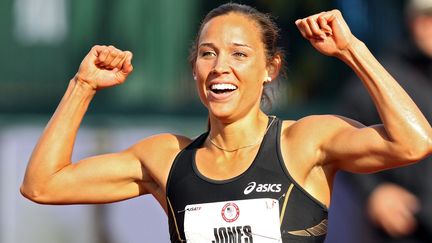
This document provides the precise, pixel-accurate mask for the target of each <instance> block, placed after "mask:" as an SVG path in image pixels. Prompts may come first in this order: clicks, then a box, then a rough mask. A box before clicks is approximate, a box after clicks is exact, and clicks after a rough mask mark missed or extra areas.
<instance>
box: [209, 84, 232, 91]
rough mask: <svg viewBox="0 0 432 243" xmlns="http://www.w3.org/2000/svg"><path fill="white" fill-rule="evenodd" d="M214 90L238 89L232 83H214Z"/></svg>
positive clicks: (212, 86)
mask: <svg viewBox="0 0 432 243" xmlns="http://www.w3.org/2000/svg"><path fill="white" fill-rule="evenodd" d="M210 88H211V89H212V90H227V89H229V90H235V89H237V87H236V86H234V85H232V84H213V85H211V87H210Z"/></svg>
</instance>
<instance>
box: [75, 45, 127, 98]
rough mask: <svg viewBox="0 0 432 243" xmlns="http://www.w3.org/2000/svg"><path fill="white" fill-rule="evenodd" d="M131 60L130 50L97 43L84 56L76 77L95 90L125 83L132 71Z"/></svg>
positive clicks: (78, 80)
mask: <svg viewBox="0 0 432 243" xmlns="http://www.w3.org/2000/svg"><path fill="white" fill-rule="evenodd" d="M131 61H132V53H131V52H130V51H121V50H119V49H117V48H115V47H114V46H100V45H96V46H93V48H92V49H91V50H90V52H89V53H88V54H87V55H86V56H85V57H84V59H83V61H82V62H81V65H80V67H79V69H78V72H77V74H76V75H75V77H74V78H75V80H76V81H77V82H81V83H85V84H87V85H89V86H90V87H91V88H93V89H94V90H99V89H103V88H107V87H111V86H115V85H118V84H121V83H123V82H124V81H125V80H126V78H127V76H128V75H129V74H130V73H131V72H132V70H133V66H132V63H131Z"/></svg>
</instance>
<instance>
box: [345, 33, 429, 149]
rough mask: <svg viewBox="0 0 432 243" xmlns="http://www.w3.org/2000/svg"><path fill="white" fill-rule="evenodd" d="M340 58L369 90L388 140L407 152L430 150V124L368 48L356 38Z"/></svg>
mask: <svg viewBox="0 0 432 243" xmlns="http://www.w3.org/2000/svg"><path fill="white" fill-rule="evenodd" d="M340 58H341V59H342V60H343V61H344V62H346V63H347V64H348V65H349V66H351V68H352V69H353V70H354V71H355V72H356V74H357V75H358V76H359V77H360V78H361V80H362V81H363V83H364V85H365V87H366V88H367V90H368V92H369V93H370V95H371V97H372V99H373V101H374V103H375V106H376V108H377V110H378V113H379V115H380V117H381V120H382V122H383V124H384V127H385V130H386V133H387V135H388V138H389V141H390V142H392V144H394V145H396V146H403V147H405V148H407V151H412V150H417V149H420V150H423V151H424V152H427V153H429V152H430V151H431V136H432V130H431V126H430V124H429V123H428V121H427V120H426V118H425V117H424V115H423V114H422V112H421V111H420V110H419V109H418V107H417V105H416V104H415V103H414V102H413V101H412V99H411V98H410V97H409V95H408V94H407V93H406V92H405V91H404V90H403V89H402V87H401V86H400V85H399V84H398V83H397V82H396V80H394V78H393V77H392V76H391V75H390V74H389V73H388V72H387V71H386V70H385V69H384V67H383V66H382V65H381V64H380V63H379V62H378V61H377V60H376V59H375V57H374V56H373V55H372V54H371V52H370V51H369V50H368V48H367V47H366V46H365V45H364V44H363V43H362V42H361V41H359V40H357V39H355V41H353V44H352V45H350V46H349V47H348V48H347V51H345V52H344V53H342V54H341V56H340Z"/></svg>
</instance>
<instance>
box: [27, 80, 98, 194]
mask: <svg viewBox="0 0 432 243" xmlns="http://www.w3.org/2000/svg"><path fill="white" fill-rule="evenodd" d="M94 94H95V91H94V90H93V89H91V88H90V86H88V85H86V84H83V83H80V82H77V81H76V80H74V79H72V80H71V81H70V83H69V86H68V88H67V90H66V92H65V95H64V96H63V98H62V100H61V102H60V104H59V106H58V107H57V110H56V111H55V113H54V115H53V116H52V118H51V120H50V121H49V122H48V124H47V126H46V128H45V130H44V131H43V133H42V135H41V137H40V139H39V141H38V143H37V144H36V146H35V148H34V150H33V153H32V155H31V157H30V160H29V164H28V166H27V170H26V174H25V178H24V182H23V186H22V190H23V191H26V192H27V193H37V192H39V191H40V190H42V188H43V185H44V184H45V183H46V182H47V181H48V180H49V179H50V178H51V177H52V176H53V175H54V174H55V173H56V172H58V171H60V170H61V169H62V168H64V167H66V166H68V165H69V164H70V163H71V156H72V150H73V146H74V143H75V138H76V135H77V132H78V128H79V126H80V124H81V121H82V119H83V117H84V114H85V112H86V111H87V108H88V105H89V104H90V101H91V100H92V98H93V96H94Z"/></svg>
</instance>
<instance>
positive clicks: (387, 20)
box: [0, 0, 406, 243]
mask: <svg viewBox="0 0 432 243" xmlns="http://www.w3.org/2000/svg"><path fill="white" fill-rule="evenodd" d="M224 2H227V1H210V0H209V1H203V0H160V1H149V0H123V1H119V0H117V1H116V0H2V1H0V30H1V32H0V54H1V55H0V57H1V58H0V210H1V211H0V215H1V217H0V223H1V225H0V226H1V228H0V242H2V243H15V242H44V243H49V242H167V241H168V238H167V235H168V232H167V229H166V227H167V226H166V219H165V218H164V216H163V214H164V213H163V212H162V211H161V209H159V208H158V206H157V205H155V203H154V201H153V200H152V199H151V198H148V197H144V199H137V200H135V201H134V200H131V201H129V202H123V203H119V204H116V205H105V206H61V207H52V206H41V205H35V204H32V203H30V202H28V201H26V200H24V199H23V198H22V197H21V196H20V195H19V191H18V188H19V185H20V182H21V179H22V176H23V173H24V170H25V165H26V162H27V159H28V157H29V156H30V153H31V150H32V146H34V144H35V142H36V140H37V137H38V135H39V134H40V133H41V131H42V129H43V126H44V124H45V123H46V122H47V121H48V119H49V117H50V115H51V114H52V113H53V111H54V110H55V108H56V106H57V104H58V102H59V100H60V99H61V97H62V95H63V93H64V91H65V89H66V85H67V84H68V82H69V80H70V79H71V78H72V77H73V75H74V74H75V72H76V70H77V68H78V66H79V64H80V61H81V60H82V58H83V57H84V55H85V54H86V53H87V52H88V51H89V49H90V48H91V47H92V46H93V45H95V44H110V45H115V46H116V47H118V48H120V49H124V50H130V51H132V52H133V53H134V60H133V64H134V72H133V74H132V75H131V76H130V78H129V79H128V81H127V82H126V83H125V84H123V85H121V86H119V87H116V88H112V89H107V90H103V91H100V92H99V93H98V94H97V95H96V97H95V99H94V101H93V102H92V105H91V107H90V109H89V111H88V115H87V117H86V119H85V121H84V124H83V129H82V130H81V131H80V134H79V137H78V141H77V145H76V146H77V149H76V151H75V152H76V154H75V155H74V157H75V158H80V157H83V156H87V155H89V154H95V153H102V152H107V151H113V150H119V149H123V148H125V147H127V146H128V145H131V144H133V143H134V142H136V141H137V140H138V139H140V138H141V137H145V136H148V135H151V134H154V133H157V132H178V133H183V134H186V135H189V136H195V135H198V134H199V133H201V132H202V131H203V130H204V129H205V125H206V110H205V109H204V108H203V107H202V105H201V104H200V102H199V99H198V97H197V95H196V92H195V87H194V81H193V79H192V75H191V71H190V67H189V64H188V62H187V56H188V50H189V47H190V46H191V42H192V40H193V39H194V37H195V33H196V31H197V29H198V26H199V24H200V20H201V19H202V18H203V17H204V15H205V13H207V12H208V11H209V10H210V9H212V8H214V7H216V6H218V5H220V4H222V3H224ZM234 2H240V3H245V4H249V5H252V6H255V7H256V8H258V9H259V10H261V11H263V12H268V13H271V14H272V15H273V16H275V17H276V22H277V23H278V24H279V27H280V28H281V30H282V39H281V40H280V45H281V46H283V48H284V50H285V52H286V57H287V77H286V78H284V80H282V82H281V84H280V86H279V89H280V92H279V96H278V99H277V104H276V105H275V106H274V109H273V110H272V111H271V113H274V114H276V115H278V116H280V117H282V118H285V119H298V118H299V117H302V116H305V115H308V114H317V113H332V112H333V107H334V105H335V102H337V97H338V92H339V91H340V90H341V88H342V87H343V85H344V83H343V81H344V80H346V79H347V77H348V76H350V75H352V73H351V71H350V70H349V69H348V68H347V67H346V66H345V65H344V64H343V63H342V62H340V61H338V60H337V59H334V58H329V57H325V56H322V55H321V54H319V53H317V52H316V51H315V50H314V49H313V48H312V47H311V46H310V44H309V43H308V42H307V41H305V40H304V39H302V37H301V35H300V34H299V32H298V31H297V29H296V26H295V25H294V21H295V20H296V19H298V18H302V17H306V16H308V15H311V14H315V13H317V12H321V11H324V10H329V9H333V8H338V9H340V10H341V11H342V12H343V14H344V17H345V19H346V21H347V22H348V24H349V26H350V27H351V30H352V32H353V33H354V34H355V35H356V36H357V37H358V38H359V39H361V40H363V41H364V42H366V44H367V45H368V46H369V48H370V49H371V50H372V51H373V52H374V53H375V54H377V55H378V54H379V53H380V52H382V51H383V50H385V49H386V48H387V47H389V46H392V45H400V44H403V43H404V40H405V38H406V32H405V30H404V28H405V27H404V25H405V23H404V18H403V16H402V6H403V4H404V1H403V0H380V1H373V0H333V1H330V0H327V1H326V0H290V1H286V0H255V1H234ZM143 201H145V202H143ZM143 204H147V205H143ZM149 205H150V206H149ZM151 237H155V238H151ZM158 237H159V238H158ZM150 239H153V240H150Z"/></svg>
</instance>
